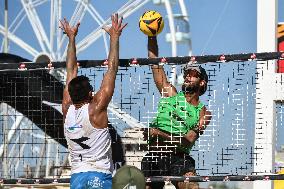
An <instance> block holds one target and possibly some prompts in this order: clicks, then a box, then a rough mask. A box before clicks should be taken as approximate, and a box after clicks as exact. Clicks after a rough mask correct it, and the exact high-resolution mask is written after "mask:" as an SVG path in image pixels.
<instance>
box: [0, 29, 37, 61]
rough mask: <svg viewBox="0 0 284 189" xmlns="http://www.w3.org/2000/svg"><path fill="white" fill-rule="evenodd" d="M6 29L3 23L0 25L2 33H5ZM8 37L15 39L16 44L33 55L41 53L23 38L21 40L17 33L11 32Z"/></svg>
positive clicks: (11, 39)
mask: <svg viewBox="0 0 284 189" xmlns="http://www.w3.org/2000/svg"><path fill="white" fill-rule="evenodd" d="M4 32H5V29H4V27H3V26H2V25H0V33H1V34H2V35H4ZM8 38H9V39H10V41H13V42H14V43H15V44H17V45H18V46H20V47H22V49H23V50H25V51H26V52H28V53H29V54H31V55H32V56H36V55H37V54H39V52H38V51H37V50H35V49H34V48H32V47H31V46H30V45H28V44H27V43H26V42H24V41H23V40H21V39H20V38H19V37H17V36H16V35H14V34H12V33H9V34H8Z"/></svg>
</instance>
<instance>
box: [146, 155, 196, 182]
mask: <svg viewBox="0 0 284 189" xmlns="http://www.w3.org/2000/svg"><path fill="white" fill-rule="evenodd" d="M141 169H142V171H143V173H144V175H145V177H150V176H183V175H184V174H185V173H187V172H194V171H195V161H194V159H193V158H192V157H191V156H190V155H188V154H184V153H179V154H174V153H158V152H150V153H148V154H146V155H145V156H144V157H143V159H142V162H141Z"/></svg>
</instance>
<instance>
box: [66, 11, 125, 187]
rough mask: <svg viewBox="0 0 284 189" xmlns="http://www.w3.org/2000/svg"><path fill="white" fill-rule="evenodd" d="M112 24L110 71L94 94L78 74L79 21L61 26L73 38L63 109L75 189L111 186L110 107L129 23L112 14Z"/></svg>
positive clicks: (70, 38) (72, 183)
mask: <svg viewBox="0 0 284 189" xmlns="http://www.w3.org/2000/svg"><path fill="white" fill-rule="evenodd" d="M111 19H112V26H111V27H110V28H104V30H105V31H106V32H107V33H108V34H109V35H110V51H109V56H108V70H107V72H106V74H105V76H104V78H103V81H102V84H101V87H100V90H99V91H98V92H97V93H96V94H95V95H92V86H91V85H90V83H89V79H88V78H87V77H85V76H78V77H77V72H78V66H77V58H76V46H75V37H76V35H77V32H78V28H79V25H80V24H79V23H78V24H77V25H76V26H75V27H70V25H69V23H68V22H67V20H66V19H64V20H62V21H60V22H61V29H62V30H63V31H64V33H65V34H67V36H68V38H69V44H68V50H67V60H66V70H67V79H66V86H65V89H64V92H63V101H62V111H63V119H64V133H65V138H66V140H67V143H68V149H69V153H70V156H71V170H72V172H71V179H70V188H71V189H75V188H76V189H83V188H84V189H85V188H88V189H89V188H90V189H94V188H96V189H111V186H112V176H111V174H112V169H113V168H112V156H111V138H110V134H109V131H108V117H107V106H108V104H109V102H110V100H111V98H112V95H113V92H114V87H115V78H116V73H117V70H118V64H119V62H118V60H119V37H120V34H121V32H122V30H123V28H124V27H125V26H126V24H122V18H120V19H118V15H117V14H115V15H112V17H111Z"/></svg>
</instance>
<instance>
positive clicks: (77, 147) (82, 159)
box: [64, 104, 113, 174]
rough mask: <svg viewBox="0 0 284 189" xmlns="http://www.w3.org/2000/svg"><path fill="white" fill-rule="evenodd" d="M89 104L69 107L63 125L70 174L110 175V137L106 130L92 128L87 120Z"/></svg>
mask: <svg viewBox="0 0 284 189" xmlns="http://www.w3.org/2000/svg"><path fill="white" fill-rule="evenodd" d="M88 107H89V104H85V105H83V106H82V107H81V108H79V109H77V110H76V109H75V106H74V105H71V106H70V107H69V109H68V111H67V115H66V118H65V123H64V134H65V138H66V140H67V143H68V149H69V153H70V156H71V172H72V173H79V172H88V171H98V172H103V173H110V174H111V173H112V171H113V162H112V154H111V137H110V134H109V130H108V128H104V129H97V128H94V127H93V126H92V125H91V123H90V120H89V110H88Z"/></svg>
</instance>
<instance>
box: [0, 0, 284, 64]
mask: <svg viewBox="0 0 284 189" xmlns="http://www.w3.org/2000/svg"><path fill="white" fill-rule="evenodd" d="M0 2H1V6H0V7H1V13H0V19H1V21H0V23H1V24H3V7H4V6H3V5H4V0H1V1H0ZM91 2H92V3H93V5H94V7H95V8H96V9H97V10H98V12H100V14H101V15H102V17H103V18H107V17H109V16H110V14H111V13H112V12H114V11H115V10H117V9H118V8H119V7H121V6H122V5H123V4H124V3H126V2H127V1H126V0H124V1H122V0H119V1H118V0H104V1H102V0H96V1H95V0H92V1H91ZM256 2H257V1H256V0H215V1H212V0H187V1H185V3H186V6H187V11H188V14H189V20H190V21H189V22H190V31H191V39H192V48H193V53H194V54H195V55H201V54H222V53H225V54H226V53H243V52H254V51H256ZM67 3H68V4H67ZM279 5H280V6H279V7H283V3H282V0H281V1H279ZM174 7H175V8H174V11H173V12H174V13H178V12H179V11H178V9H177V5H175V6H174ZM21 8H22V6H21V4H20V1H19V0H13V1H9V11H10V12H9V16H10V18H9V22H10V23H11V22H12V20H13V18H14V17H15V15H16V14H15V13H17V12H18V11H19V10H20V9H21ZM74 8H75V3H74V2H73V1H66V0H65V1H64V0H63V13H62V15H63V16H66V17H67V19H68V18H69V19H70V17H71V14H72V13H73V11H74ZM282 9H283V8H282ZM37 10H38V13H39V16H40V19H41V20H42V22H43V23H44V27H45V28H46V29H47V30H48V27H49V21H48V20H49V15H48V13H49V9H48V8H47V7H46V5H42V6H40V7H38V9H37ZM146 10H157V11H159V12H161V14H162V15H163V16H164V17H166V11H165V7H164V6H157V5H153V3H152V2H150V3H148V4H146V5H145V6H144V7H142V8H141V9H139V10H138V11H136V12H135V13H134V14H132V15H131V16H130V17H128V18H126V19H125V22H128V26H127V28H126V29H125V31H124V32H123V34H122V36H121V47H120V52H121V55H120V57H121V58H131V57H146V56H147V53H146V42H147V38H146V36H145V35H144V34H142V33H141V32H140V31H139V28H138V19H139V17H140V15H141V14H142V13H143V12H144V11H146ZM279 10H280V8H279ZM283 18H284V16H282V15H280V17H279V20H280V21H283V20H284V19H283ZM96 27H97V25H96V24H95V23H94V21H91V20H90V18H88V17H86V18H84V19H83V21H82V23H81V27H80V33H79V34H78V41H79V40H80V39H82V38H83V37H84V36H86V34H88V33H89V32H90V31H91V30H93V29H95V28H96ZM168 31H169V28H168V22H167V20H166V23H165V28H164V31H163V32H162V33H161V34H160V35H159V36H158V39H159V45H160V55H161V56H171V50H170V44H169V43H167V42H165V34H166V33H167V32H168ZM16 34H17V35H18V36H20V37H21V38H22V39H24V40H26V41H27V42H28V43H29V44H30V45H32V46H33V47H35V48H39V45H38V44H37V42H36V40H35V38H34V34H33V31H32V30H31V26H30V24H29V23H28V22H27V21H24V22H23V24H22V25H21V26H20V27H19V29H18V30H17V32H16ZM2 38H3V36H2V35H1V37H0V41H2ZM102 44H103V43H102V40H98V42H97V43H96V44H94V45H92V46H91V47H90V48H88V49H87V50H86V51H85V52H83V53H80V54H79V55H78V58H79V59H104V58H105V56H106V55H105V52H104V48H102ZM187 51H188V50H187V49H186V48H185V46H181V47H180V48H179V49H178V55H179V56H183V55H187ZM10 52H11V53H15V54H18V55H21V56H23V57H27V58H31V57H30V56H29V55H27V54H26V53H25V51H23V50H21V49H19V48H18V47H17V46H16V45H13V44H11V49H10Z"/></svg>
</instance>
